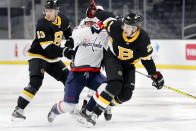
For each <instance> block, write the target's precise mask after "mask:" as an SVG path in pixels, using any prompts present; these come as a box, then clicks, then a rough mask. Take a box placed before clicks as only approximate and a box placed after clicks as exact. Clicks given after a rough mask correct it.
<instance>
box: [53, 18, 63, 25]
mask: <svg viewBox="0 0 196 131" xmlns="http://www.w3.org/2000/svg"><path fill="white" fill-rule="evenodd" d="M52 24H54V25H57V26H59V25H61V17H60V16H57V23H56V22H52Z"/></svg>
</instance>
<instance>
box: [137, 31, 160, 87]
mask: <svg viewBox="0 0 196 131" xmlns="http://www.w3.org/2000/svg"><path fill="white" fill-rule="evenodd" d="M144 42H145V43H144V44H143V46H144V47H140V48H142V49H143V50H141V52H142V55H141V56H142V57H141V62H142V64H143V65H144V67H145V69H146V70H147V72H148V75H151V76H152V77H151V78H152V80H153V84H152V85H153V86H155V87H156V88H157V89H161V88H162V87H163V84H164V79H163V76H162V74H161V73H160V72H159V71H156V66H155V63H154V61H153V59H152V52H153V48H152V46H151V43H150V38H149V37H148V35H147V34H146V38H145V41H144Z"/></svg>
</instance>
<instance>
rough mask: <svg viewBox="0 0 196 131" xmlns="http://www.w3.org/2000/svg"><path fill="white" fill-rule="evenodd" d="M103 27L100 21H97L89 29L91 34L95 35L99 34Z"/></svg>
mask: <svg viewBox="0 0 196 131" xmlns="http://www.w3.org/2000/svg"><path fill="white" fill-rule="evenodd" d="M104 28H105V27H104V25H103V23H102V22H101V21H98V22H97V23H96V24H94V25H93V26H92V27H91V31H92V33H93V34H94V33H95V32H96V33H97V34H99V33H100V32H101V31H102V30H103V29H104Z"/></svg>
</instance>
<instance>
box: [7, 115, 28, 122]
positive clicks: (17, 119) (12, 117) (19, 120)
mask: <svg viewBox="0 0 196 131" xmlns="http://www.w3.org/2000/svg"><path fill="white" fill-rule="evenodd" d="M24 120H25V119H24V118H17V117H14V116H11V118H10V121H11V122H23V121H24Z"/></svg>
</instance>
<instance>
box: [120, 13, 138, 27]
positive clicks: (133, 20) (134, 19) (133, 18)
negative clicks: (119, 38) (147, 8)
mask: <svg viewBox="0 0 196 131" xmlns="http://www.w3.org/2000/svg"><path fill="white" fill-rule="evenodd" d="M122 22H123V23H125V24H127V25H131V26H138V27H140V26H141V24H142V18H141V16H139V15H137V14H134V13H129V14H128V15H126V16H124V17H123V18H122Z"/></svg>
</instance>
